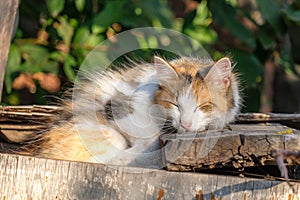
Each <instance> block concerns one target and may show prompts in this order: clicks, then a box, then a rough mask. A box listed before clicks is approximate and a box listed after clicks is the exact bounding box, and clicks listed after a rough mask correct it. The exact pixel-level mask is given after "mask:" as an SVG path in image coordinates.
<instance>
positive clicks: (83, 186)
mask: <svg viewBox="0 0 300 200" xmlns="http://www.w3.org/2000/svg"><path fill="white" fill-rule="evenodd" d="M0 160H1V162H0V169H1V170H0V183H1V188H0V199H43V200H47V199H84V200H89V199H114V200H115V199H122V200H126V199H130V200H135V199H138V200H141V199H149V200H152V199H153V200H158V199H160V200H162V199H164V200H168V199H170V200H173V199H183V200H185V199H188V200H214V199H222V200H227V199H232V200H236V199H244V200H250V199H254V200H260V199H264V200H268V199H269V200H277V199H278V200H285V199H286V200H292V199H299V198H300V183H292V184H291V185H289V184H287V183H286V182H280V181H269V180H259V179H250V178H239V177H230V176H219V175H207V174H200V173H183V172H181V173H179V172H167V171H163V170H150V169H138V168H126V167H110V166H105V165H101V164H88V163H78V162H68V161H57V160H46V159H39V158H30V157H23V156H16V155H7V154H0Z"/></svg>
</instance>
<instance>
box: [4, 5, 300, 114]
mask: <svg viewBox="0 0 300 200" xmlns="http://www.w3.org/2000/svg"><path fill="white" fill-rule="evenodd" d="M170 2H171V0H170V1H167V0H151V1H140V0H90V1H87V0H74V1H71V0H45V2H43V1H37V0H34V1H32V0H22V1H21V4H20V16H21V17H20V26H19V27H18V29H17V31H16V35H15V38H14V40H13V42H12V44H11V48H10V53H9V59H8V64H7V70H6V74H5V91H4V98H3V99H4V103H6V104H18V103H23V102H22V101H21V97H20V96H22V95H20V94H19V93H17V91H18V89H22V88H24V87H26V88H28V89H29V90H30V91H31V92H32V93H33V94H32V97H34V100H33V101H32V103H45V101H41V99H45V98H41V97H43V96H45V95H46V94H48V93H49V92H50V93H55V91H58V89H57V90H55V88H53V87H52V88H51V87H49V84H48V85H47V84H46V83H45V82H42V81H41V80H44V79H42V78H40V77H43V78H45V77H46V78H48V79H47V80H50V81H49V82H51V80H52V83H54V81H58V80H61V81H62V82H63V83H64V82H65V81H66V80H69V81H73V80H74V78H75V76H76V70H77V69H78V67H79V66H80V64H81V63H82V61H83V60H84V58H85V57H86V55H87V54H88V53H89V52H90V51H91V50H92V49H93V48H94V47H95V46H96V45H98V44H99V43H100V42H101V41H103V40H105V39H106V38H107V37H109V36H111V35H114V34H117V33H119V32H122V31H126V30H129V29H132V28H137V27H145V26H154V27H165V28H170V29H175V30H177V31H180V32H183V33H185V34H187V35H189V36H190V37H192V38H194V39H195V40H197V41H198V42H199V43H200V44H202V45H203V46H204V47H205V48H206V49H207V51H209V53H210V54H211V55H212V56H213V58H215V59H218V58H220V57H221V56H224V54H227V55H229V56H230V57H231V58H232V60H233V61H234V62H236V69H237V70H238V71H239V72H240V74H241V80H242V87H243V88H244V94H245V102H244V104H245V108H244V110H245V111H258V109H259V107H260V94H261V91H262V85H263V81H264V79H263V77H264V63H265V62H266V61H267V60H270V59H271V58H273V59H274V60H275V62H277V63H279V64H280V66H283V68H284V70H285V71H286V72H287V73H293V74H295V75H297V76H299V75H298V74H297V72H296V70H295V63H299V62H300V56H299V54H297V53H296V52H299V51H298V49H299V47H300V40H299V39H298V38H297V37H298V35H299V33H300V26H299V24H300V10H299V8H300V4H299V3H298V1H296V0H294V1H292V2H291V3H279V1H278V2H277V1H273V0H256V1H253V0H244V1H238V0H209V1H208V0H201V1H200V0H199V3H198V4H195V2H192V1H190V2H189V1H186V2H187V3H189V4H191V5H196V6H194V9H190V10H189V11H188V12H186V13H185V14H184V15H183V16H182V17H175V16H176V11H174V10H171V9H170V6H169V4H168V3H170ZM243 2H244V3H246V4H242V3H243ZM173 3H174V1H173ZM176 3H182V2H181V1H178V2H176ZM190 7H191V6H190ZM187 8H188V6H187V7H186V8H182V9H187ZM28 27H33V29H32V28H30V29H28ZM287 35H288V36H289V37H290V40H291V41H292V43H291V48H290V49H286V48H283V46H285V45H284V44H285V43H286V42H287V40H286V36H287ZM148 39H149V40H151V38H148ZM152 39H153V38H152ZM133 40H134V42H136V43H137V44H139V45H140V46H141V48H142V47H144V46H145V45H144V44H145V43H146V42H147V41H143V40H137V39H133ZM154 40H155V38H154ZM160 53H162V54H165V53H166V52H160ZM132 54H134V55H136V56H140V57H144V58H145V59H147V57H149V56H151V55H152V54H153V51H152V50H141V51H137V52H132ZM41 73H42V74H41ZM50 74H51V76H50ZM20 75H22V76H21V77H20ZM53 75H55V76H53ZM22 77H23V78H22ZM25 77H26V78H25ZM55 77H56V78H55ZM17 78H19V79H17ZM57 78H60V79H57ZM16 80H18V81H16ZM22 81H23V82H22ZM17 83H18V84H17ZM25 83H26V84H25ZM63 83H62V84H63ZM59 85H60V84H57V85H56V86H57V87H58V88H59Z"/></svg>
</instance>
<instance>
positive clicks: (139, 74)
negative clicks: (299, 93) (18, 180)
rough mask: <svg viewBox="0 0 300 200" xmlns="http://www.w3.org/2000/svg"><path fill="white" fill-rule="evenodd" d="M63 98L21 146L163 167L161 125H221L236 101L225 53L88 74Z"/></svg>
mask: <svg viewBox="0 0 300 200" xmlns="http://www.w3.org/2000/svg"><path fill="white" fill-rule="evenodd" d="M73 92H74V94H75V95H74V94H73V99H72V100H66V101H65V102H64V106H65V110H66V111H65V114H64V115H60V116H59V118H58V119H57V120H56V121H57V123H55V124H54V125H52V127H51V128H50V129H49V130H47V131H45V132H43V133H41V134H39V135H38V136H36V138H35V139H34V140H33V141H32V142H31V143H29V144H27V146H26V147H25V148H24V149H23V152H24V153H27V154H30V155H35V156H40V157H47V158H54V159H65V160H75V161H84V162H100V163H105V164H113V165H127V166H137V167H150V168H161V167H163V166H162V160H161V157H162V156H161V150H160V146H159V136H160V135H161V134H162V133H164V132H176V133H179V134H181V133H182V134H184V133H187V132H199V131H204V130H206V129H221V128H223V127H224V126H226V125H227V124H228V123H230V122H232V121H233V120H234V118H235V115H236V114H237V113H238V112H239V108H240V95H239V88H238V81H237V76H236V74H235V73H233V72H232V66H231V62H230V59H229V58H226V57H224V58H222V59H220V60H218V61H217V62H213V61H212V60H210V59H199V58H195V57H179V58H177V59H174V60H171V61H166V60H164V59H163V58H160V57H157V56H155V57H154V63H134V62H130V63H129V64H127V65H126V66H125V67H123V68H120V69H117V70H108V71H106V72H104V73H103V72H101V73H95V74H93V75H88V79H87V80H86V81H83V82H81V83H80V84H78V85H77V87H75V88H74V91H73Z"/></svg>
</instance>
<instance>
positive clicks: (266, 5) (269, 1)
mask: <svg viewBox="0 0 300 200" xmlns="http://www.w3.org/2000/svg"><path fill="white" fill-rule="evenodd" d="M256 3H257V6H258V8H259V10H260V13H261V14H262V16H263V17H264V18H265V19H266V21H267V22H269V23H270V24H271V25H272V27H273V28H274V29H275V30H276V31H277V32H278V33H283V32H284V29H285V28H284V23H283V20H282V17H281V12H280V7H279V4H278V2H277V1H274V0H256Z"/></svg>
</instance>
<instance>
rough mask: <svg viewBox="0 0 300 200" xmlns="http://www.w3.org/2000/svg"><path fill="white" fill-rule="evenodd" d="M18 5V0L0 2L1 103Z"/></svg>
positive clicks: (1, 0)
mask: <svg viewBox="0 0 300 200" xmlns="http://www.w3.org/2000/svg"><path fill="white" fill-rule="evenodd" d="M18 5H19V1H18V0H9V1H7V0H0V19H1V20H0V27H1V28H0V102H1V97H2V88H3V80H4V73H5V66H6V62H7V55H8V52H9V45H10V40H11V37H12V32H13V29H14V22H15V16H16V12H17V8H18Z"/></svg>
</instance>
